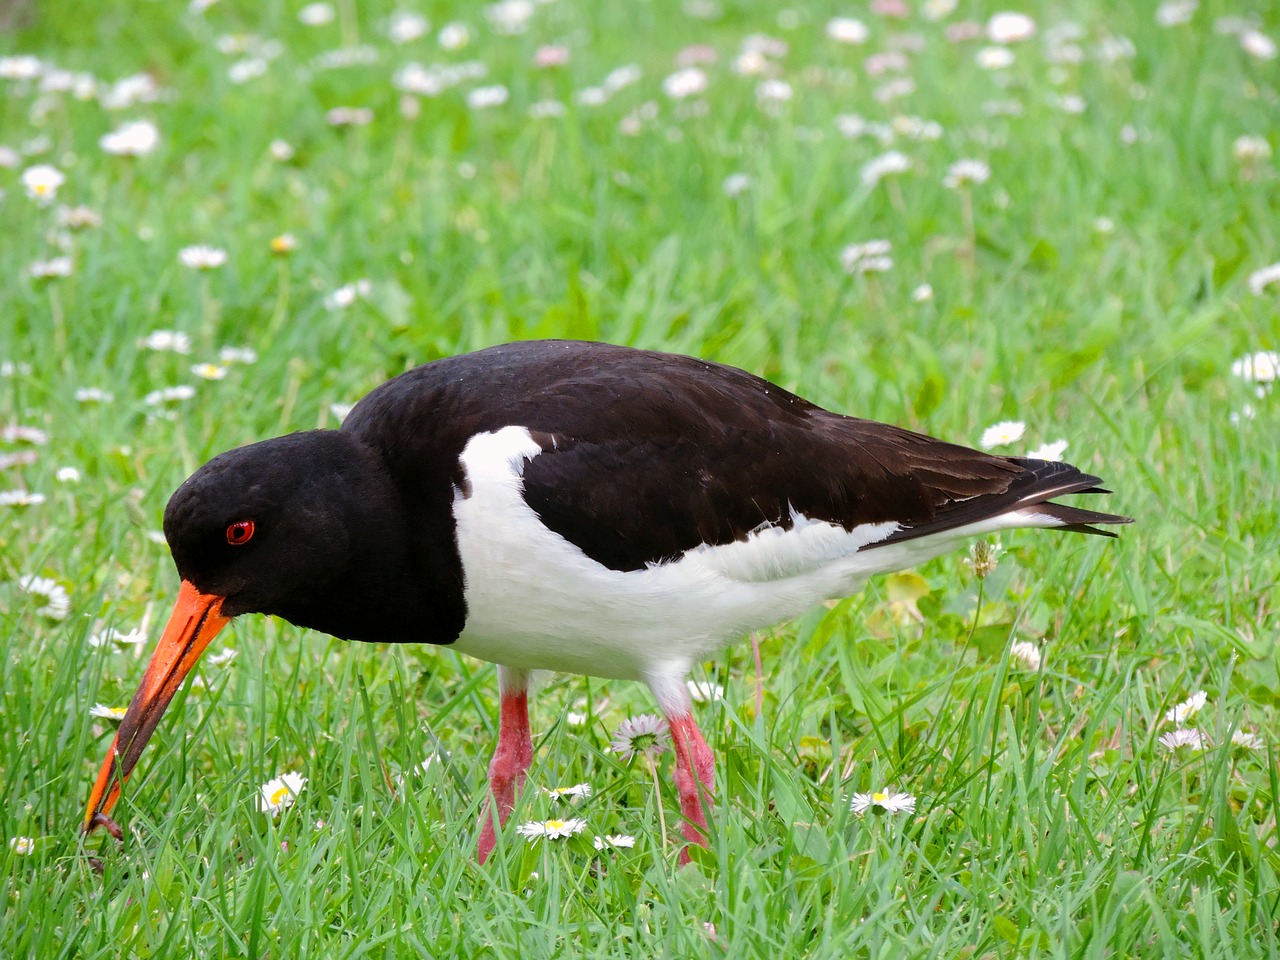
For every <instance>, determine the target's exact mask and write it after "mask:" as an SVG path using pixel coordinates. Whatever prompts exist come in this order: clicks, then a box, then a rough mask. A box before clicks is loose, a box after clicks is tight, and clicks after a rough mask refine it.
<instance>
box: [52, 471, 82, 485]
mask: <svg viewBox="0 0 1280 960" xmlns="http://www.w3.org/2000/svg"><path fill="white" fill-rule="evenodd" d="M53 478H54V479H55V480H57V481H58V482H59V483H79V482H80V471H79V470H77V469H76V468H75V467H59V468H58V472H57V473H55V474H54V475H53Z"/></svg>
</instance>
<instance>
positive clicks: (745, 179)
mask: <svg viewBox="0 0 1280 960" xmlns="http://www.w3.org/2000/svg"><path fill="white" fill-rule="evenodd" d="M750 188H751V177H750V176H749V175H748V174H745V173H731V174H729V176H727V177H725V178H724V183H723V184H721V187H720V189H722V190H723V191H724V195H725V196H726V197H736V196H739V195H740V194H743V193H746V191H747V190H749V189H750Z"/></svg>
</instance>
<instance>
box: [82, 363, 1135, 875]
mask: <svg viewBox="0 0 1280 960" xmlns="http://www.w3.org/2000/svg"><path fill="white" fill-rule="evenodd" d="M1099 482H1100V481H1099V479H1098V478H1097V477H1093V476H1090V475H1088V474H1086V473H1082V472H1081V471H1080V470H1077V469H1076V468H1075V467H1072V466H1070V465H1069V464H1065V463H1052V462H1047V461H1042V460H1030V459H1025V458H1019V457H1004V456H996V455H993V454H989V453H982V452H980V451H977V450H971V449H968V448H966V447H962V446H956V445H953V444H950V443H945V442H943V441H941V440H935V439H932V438H930V437H927V436H923V435H921V434H918V433H912V432H910V431H908V430H903V429H900V428H898V427H893V426H888V425H886V424H882V423H876V422H873V421H869V420H860V419H857V418H854V417H846V416H842V415H840V414H836V413H830V412H828V411H826V410H823V409H821V408H820V407H817V406H815V405H814V404H812V403H809V402H808V401H806V400H803V399H801V398H800V397H797V396H795V395H794V394H791V393H788V392H787V391H786V390H782V389H780V388H779V387H776V386H774V385H773V384H771V383H769V382H767V381H765V380H762V379H760V378H759V377H755V376H752V375H751V374H748V373H745V372H743V371H742V370H738V369H735V368H733V367H727V366H722V365H720V364H716V363H709V362H707V361H704V360H698V359H693V358H691V357H684V356H676V355H672V354H666V353H655V352H651V351H646V350H634V349H630V348H626V347H618V346H610V345H607V344H601V343H580V342H570V341H539V342H529V343H511V344H506V345H503V346H498V347H493V348H491V349H488V350H481V351H478V352H476V353H471V354H467V355H464V356H458V357H452V358H448V359H444V360H438V361H436V362H434V363H428V364H426V365H425V366H421V367H418V368H416V369H414V370H410V371H409V372H408V373H405V374H402V375H401V376H398V377H396V378H395V379H393V380H390V381H388V382H387V383H384V384H383V385H382V386H380V387H378V388H377V389H375V390H374V391H373V392H372V393H370V394H369V395H368V396H366V397H365V398H364V399H363V400H361V401H360V402H359V403H358V404H356V406H355V408H354V409H353V410H352V411H351V413H350V414H349V415H348V417H347V418H346V420H345V421H344V422H343V424H342V426H341V427H340V428H339V429H337V430H309V431H305V432H302V433H293V434H290V435H288V436H284V437H277V438H275V439H272V440H265V441H263V442H261V443H254V444H250V445H248V446H245V447H240V448H238V449H235V450H231V451H228V452H227V453H224V454H221V455H220V456H217V457H215V458H214V459H212V460H210V461H209V462H208V463H206V464H205V465H204V466H203V467H201V468H200V469H199V470H197V471H196V472H195V473H194V474H193V475H192V476H191V477H189V478H188V479H187V480H186V481H185V482H184V483H183V484H182V486H180V487H179V488H178V490H177V491H176V492H175V493H174V494H173V497H172V499H171V500H170V501H169V505H168V507H167V509H166V510H165V517H164V531H165V536H166V538H167V539H168V541H169V547H170V549H171V551H172V553H173V559H174V562H175V563H176V565H177V568H178V573H179V574H180V576H181V578H182V584H181V588H180V590H179V594H178V600H177V604H176V607H175V609H174V612H173V615H172V617H171V618H170V620H169V623H168V626H167V627H166V628H165V631H164V634H163V636H162V637H161V639H160V641H159V644H158V645H157V648H156V650H155V653H154V655H153V657H152V659H151V662H150V665H149V666H148V667H147V671H146V674H145V676H144V678H143V680H142V682H141V685H140V686H139V688H138V692H137V694H136V695H135V696H134V699H133V702H132V703H131V704H130V706H129V709H128V712H127V713H126V715H125V717H124V720H123V721H122V722H121V724H120V728H119V731H118V732H117V734H116V738H115V742H114V743H113V745H112V749H111V752H110V754H109V755H108V756H107V758H106V760H105V761H104V763H103V765H102V769H101V772H100V774H99V776H98V779H97V782H96V784H95V785H94V788H93V791H92V794H91V796H90V799H89V804H88V809H87V811H86V813H85V821H84V828H85V830H86V831H87V830H92V829H93V828H94V827H95V826H99V825H105V826H108V827H110V828H112V829H113V830H118V828H115V826H114V824H113V823H112V822H111V820H110V818H109V817H108V816H107V814H108V812H109V811H110V809H111V807H112V805H113V804H114V803H115V801H116V799H117V797H118V795H119V792H120V785H121V783H123V781H124V780H125V778H126V777H128V776H129V774H130V772H131V771H132V770H133V767H134V765H135V764H136V763H137V760H138V757H139V755H140V754H141V752H142V749H143V747H144V746H145V744H146V742H147V740H148V738H149V737H150V736H151V734H152V732H153V731H154V730H155V727H156V725H157V723H159V721H160V717H161V714H162V713H163V712H164V710H165V708H166V707H167V706H168V704H169V701H170V700H171V699H172V698H173V696H174V694H175V693H176V691H177V689H178V687H179V685H180V684H181V683H182V680H183V678H184V677H185V676H186V675H187V673H188V672H189V671H190V670H191V668H192V666H193V665H194V664H195V662H196V660H197V659H198V658H199V656H200V654H201V652H202V651H203V650H204V649H205V647H206V646H208V644H209V641H210V640H211V639H212V638H213V636H214V635H215V634H216V633H217V632H218V630H219V629H221V627H222V626H223V625H224V624H226V623H227V622H228V620H230V619H231V618H233V617H236V616H239V615H240V614H245V613H268V614H274V615H276V616H280V617H283V618H284V619H286V620H289V621H291V622H292V623H295V624H298V625H300V626H304V627H311V628H314V629H316V630H321V631H323V632H325V633H329V634H332V635H333V636H336V637H340V638H342V639H346V640H360V641H367V642H377V643H434V644H440V645H443V646H450V647H452V648H453V649H455V650H458V651H460V652H462V653H465V654H469V655H471V656H474V657H478V658H480V659H482V660H488V661H490V662H492V663H496V664H497V665H498V684H499V688H500V694H501V712H500V721H499V735H498V745H497V750H496V752H495V754H494V757H493V761H492V764H491V766H490V770H489V776H490V791H491V792H490V799H489V803H488V805H487V807H486V810H485V813H484V815H483V817H482V818H481V825H480V838H479V856H480V859H481V861H483V860H484V859H485V858H486V857H487V856H488V855H489V853H490V851H491V850H492V848H493V845H494V842H495V827H498V828H500V827H501V825H502V824H503V823H504V822H505V820H506V819H507V816H508V814H509V813H510V812H511V810H512V807H513V806H514V803H515V798H516V793H517V791H519V789H520V788H521V786H522V784H523V781H524V777H525V772H526V770H527V769H528V767H529V764H530V761H531V759H532V756H533V744H532V740H531V737H530V732H529V720H528V688H529V680H530V674H531V672H532V671H534V670H553V671H560V672H566V673H581V674H589V675H592V676H597V677H608V678H618V679H627V680H640V681H643V682H644V683H646V684H648V686H649V688H650V689H651V690H652V691H653V695H654V697H655V698H656V699H657V702H658V705H659V706H660V707H661V710H662V712H663V714H664V715H665V717H666V719H667V721H668V722H669V724H670V727H671V735H672V741H673V745H674V748H675V753H676V784H677V788H678V793H679V797H680V807H681V811H682V813H683V814H684V818H685V823H684V833H685V836H686V838H687V839H688V840H690V841H691V842H695V843H704V844H705V842H706V834H705V832H704V831H705V828H706V822H707V821H706V811H705V809H704V806H703V797H704V796H707V797H709V796H711V795H712V794H713V793H714V786H715V776H714V768H713V758H712V754H711V750H710V748H709V747H708V746H707V744H706V742H705V741H704V740H703V737H702V735H701V733H700V732H699V730H698V726H697V724H696V723H695V722H694V719H693V716H692V714H691V711H690V696H689V690H688V687H687V685H686V678H687V676H688V674H689V671H690V669H691V667H692V666H693V665H694V664H696V663H698V662H699V661H702V660H706V659H708V658H710V657H712V656H713V655H714V654H715V653H716V651H717V650H718V649H719V648H720V647H721V646H722V645H724V644H725V643H727V642H729V641H732V640H734V639H736V638H740V637H743V636H745V635H746V634H747V633H749V632H750V631H752V630H756V629H758V628H761V627H766V626H769V625H771V624H774V623H777V622H779V621H781V620H786V619H788V618H790V617H794V616H796V615H797V614H799V613H801V612H803V611H804V610H806V609H807V608H809V607H811V606H813V605H815V604H818V603H820V602H822V601H824V600H827V599H830V598H834V597H844V596H847V595H849V594H851V593H853V592H854V591H856V590H858V589H859V587H860V586H861V585H862V584H863V583H864V582H865V581H866V580H867V578H868V577H871V576H874V575H875V574H879V573H885V572H887V571H892V570H899V569H902V568H904V567H910V566H913V565H915V564H918V563H920V562H922V561H924V560H928V559H930V558H931V557H936V556H938V555H939V554H942V553H944V552H946V551H949V550H952V549H953V548H955V547H956V546H957V545H959V544H961V543H963V542H964V541H966V540H968V539H970V538H972V537H974V536H979V535H982V534H988V533H994V532H996V531H1000V530H1007V529H1009V528H1012V527H1056V528H1059V529H1062V530H1072V531H1078V532H1083V533H1103V531H1101V530H1097V529H1095V528H1094V527H1093V526H1092V525H1093V524H1116V523H1127V522H1129V518H1127V517H1120V516H1113V515H1110V514H1105V513H1096V512H1094V511H1091V510H1084V509H1080V508H1078V507H1073V506H1066V505H1063V504H1058V503H1053V502H1051V501H1052V500H1053V498H1056V497H1061V496H1064V495H1067V494H1075V493H1103V492H1106V491H1103V490H1100V489H1099V487H1098V484H1099ZM1106 535H1108V536H1114V534H1106ZM682 856H685V857H687V851H685V852H684V853H683V854H682Z"/></svg>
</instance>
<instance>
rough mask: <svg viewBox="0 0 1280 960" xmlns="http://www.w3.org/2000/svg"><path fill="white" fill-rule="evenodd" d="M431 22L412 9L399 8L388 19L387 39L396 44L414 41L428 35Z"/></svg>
mask: <svg viewBox="0 0 1280 960" xmlns="http://www.w3.org/2000/svg"><path fill="white" fill-rule="evenodd" d="M430 29H431V22H430V21H429V20H428V19H427V18H426V17H424V16H423V15H422V14H420V13H414V12H413V11H412V10H397V11H396V12H395V13H393V14H391V16H390V18H388V20H387V39H388V40H390V41H391V42H392V43H394V44H402V43H412V42H413V41H414V40H417V39H419V38H421V37H425V36H426V35H427V31H428V30H430Z"/></svg>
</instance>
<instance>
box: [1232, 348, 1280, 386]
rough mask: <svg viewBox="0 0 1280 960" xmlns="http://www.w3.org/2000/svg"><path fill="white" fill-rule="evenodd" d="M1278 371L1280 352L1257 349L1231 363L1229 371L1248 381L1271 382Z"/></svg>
mask: <svg viewBox="0 0 1280 960" xmlns="http://www.w3.org/2000/svg"><path fill="white" fill-rule="evenodd" d="M1278 371H1280V353H1277V352H1276V351H1274V350H1259V351H1258V352H1257V353H1250V354H1246V355H1245V356H1243V357H1241V358H1240V359H1238V360H1236V361H1235V362H1234V363H1232V364H1231V372H1232V373H1233V374H1235V375H1236V376H1237V377H1239V378H1240V379H1241V380H1244V381H1246V382H1248V383H1271V382H1272V381H1273V380H1275V379H1276V375H1277V372H1278Z"/></svg>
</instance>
